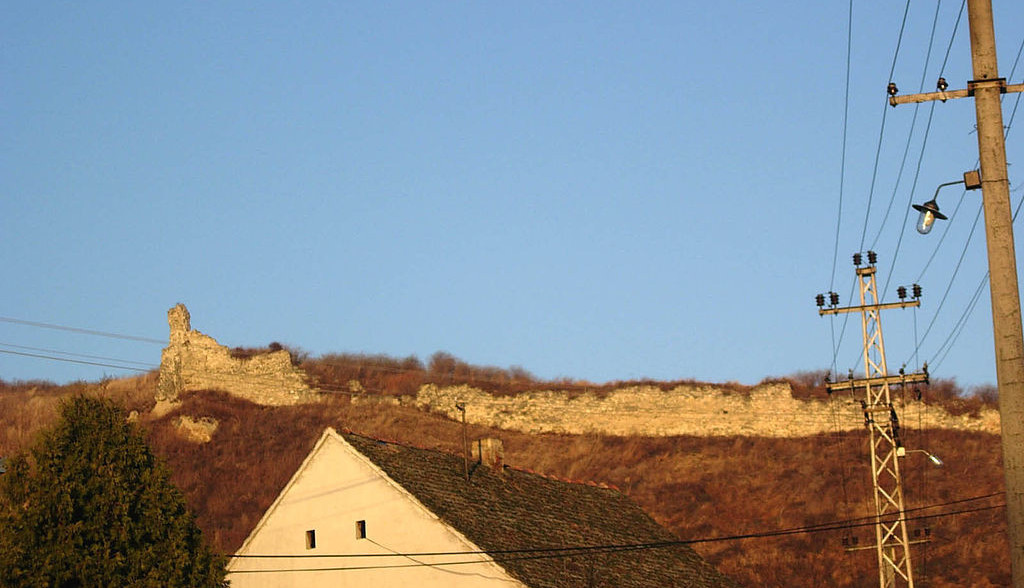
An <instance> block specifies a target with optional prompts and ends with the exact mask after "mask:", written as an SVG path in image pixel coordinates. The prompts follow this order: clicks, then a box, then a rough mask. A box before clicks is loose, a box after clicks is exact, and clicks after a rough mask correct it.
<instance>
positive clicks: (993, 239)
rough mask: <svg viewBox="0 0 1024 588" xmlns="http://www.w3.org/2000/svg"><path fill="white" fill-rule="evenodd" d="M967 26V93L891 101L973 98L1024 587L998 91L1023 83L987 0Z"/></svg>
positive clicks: (1019, 362)
mask: <svg viewBox="0 0 1024 588" xmlns="http://www.w3.org/2000/svg"><path fill="white" fill-rule="evenodd" d="M967 15H968V20H969V22H970V28H971V64H972V67H973V74H974V79H973V80H971V81H970V82H968V83H967V90H966V91H957V92H955V93H954V92H950V93H949V94H947V93H945V92H944V88H940V90H943V91H940V92H933V93H931V94H917V95H915V96H906V97H902V96H900V97H896V96H894V97H893V98H891V99H890V102H891V103H892V105H893V106H896V104H903V103H908V102H923V101H925V100H943V101H945V100H946V99H947V98H959V97H960V96H959V95H952V94H960V93H961V92H963V94H964V95H966V96H974V107H975V111H976V113H977V119H978V156H979V161H980V162H981V186H982V188H981V189H982V198H983V201H984V208H985V238H986V242H987V246H988V268H989V275H990V277H991V280H990V286H989V289H990V291H991V294H992V322H993V335H994V338H995V350H996V381H997V383H998V386H999V418H1000V422H1001V423H1002V439H1003V471H1004V476H1005V478H1006V514H1007V519H1008V523H1009V538H1010V564H1011V570H1012V573H1013V585H1014V586H1015V587H1016V588H1024V333H1022V329H1021V312H1020V291H1019V289H1018V286H1017V261H1016V254H1015V253H1014V245H1013V215H1012V214H1011V212H1010V183H1009V180H1008V179H1007V173H1006V143H1005V139H1004V135H1003V112H1002V105H1001V101H1000V95H1001V94H1004V93H1006V92H1020V91H1022V90H1024V84H1016V85H1013V86H1007V85H1006V80H1005V79H1003V78H1000V77H999V73H998V69H999V68H998V66H997V61H996V41H995V28H994V26H993V24H992V0H968V1H967Z"/></svg>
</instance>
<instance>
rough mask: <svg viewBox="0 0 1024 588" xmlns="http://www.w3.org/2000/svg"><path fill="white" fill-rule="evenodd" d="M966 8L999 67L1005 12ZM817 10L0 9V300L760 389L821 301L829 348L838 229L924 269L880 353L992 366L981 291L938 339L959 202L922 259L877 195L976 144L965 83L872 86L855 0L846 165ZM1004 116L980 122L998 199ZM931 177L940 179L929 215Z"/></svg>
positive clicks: (880, 6) (1009, 60)
mask: <svg viewBox="0 0 1024 588" xmlns="http://www.w3.org/2000/svg"><path fill="white" fill-rule="evenodd" d="M995 4H996V7H995V9H996V26H997V30H996V34H997V39H998V42H999V47H998V49H999V54H1000V70H1001V72H1002V74H1003V75H1004V76H1009V73H1010V68H1011V66H1012V65H1013V64H1014V60H1015V58H1016V57H1017V55H1018V49H1019V47H1020V45H1021V41H1022V39H1021V33H1020V31H1021V30H1024V27H1022V26H1021V25H1022V21H1024V5H1021V3H1019V2H1008V1H997V2H996V3H995ZM959 8H960V3H959V2H944V3H942V4H941V5H940V6H939V10H938V12H937V13H936V9H935V4H934V3H924V4H915V5H914V6H911V8H910V11H909V13H908V14H907V19H906V26H905V27H904V33H903V40H902V42H901V44H900V49H899V52H898V54H897V58H896V60H895V68H894V73H893V76H892V77H893V80H894V81H896V82H897V84H898V85H899V86H900V88H901V91H902V92H903V93H912V92H916V91H919V90H921V89H922V88H923V91H930V90H932V89H933V88H934V84H935V79H936V78H937V77H938V74H939V72H940V69H941V66H942V63H943V61H944V57H945V53H946V47H947V45H948V44H949V42H950V38H951V35H952V32H953V30H954V23H955V21H956V18H957V13H958V11H959ZM847 11H848V5H847V4H846V3H838V2H822V3H806V2H778V3H763V2H714V3H701V4H700V5H698V4H697V3H691V2H646V3H624V2H623V3H611V2H586V3H558V4H554V3H533V2H517V3H504V2H503V3H497V2H478V3H469V2H442V3H425V2H423V3H421V2H394V3H392V2H366V3H349V2H344V3H327V2H315V1H311V2H303V3H252V2H247V3H240V2H218V3H205V2H203V3H199V2H190V1H187V0H186V1H181V2H175V3H167V5H165V6H162V7H161V6H156V5H153V4H152V3H128V2H125V3H109V2H108V3H102V2H97V3H86V4H80V3H53V2H35V3H18V4H15V5H11V6H8V7H6V9H5V17H4V18H3V19H2V20H0V39H2V41H0V43H2V44H3V48H2V51H0V80H3V81H2V84H0V192H2V200H0V234H2V235H3V242H4V247H3V248H2V249H0V267H2V268H3V275H4V287H3V288H2V289H0V317H3V318H6V319H15V320H17V321H32V322H39V323H48V324H55V325H63V326H70V327H77V328H84V329H93V330H99V331H105V332H112V333H122V334H129V335H134V336H140V337H146V338H152V339H157V340H160V339H166V337H167V324H166V314H165V313H166V310H167V309H168V308H169V307H171V306H172V305H174V304H175V303H177V302H184V303H185V304H186V305H187V306H188V307H189V309H190V311H191V313H192V323H193V326H194V327H195V328H197V329H199V330H201V331H203V332H205V333H207V334H210V335H212V336H214V337H216V338H217V339H218V340H220V341H221V342H222V343H225V344H228V345H232V346H235V345H248V346H258V345H264V344H267V343H269V342H271V341H280V342H283V343H286V344H289V345H294V346H297V347H300V348H302V349H304V350H306V351H308V352H310V353H312V354H314V355H316V354H321V353H327V352H367V353H384V354H389V355H394V356H406V355H411V354H414V355H417V356H419V357H421V358H424V359H425V358H427V357H429V355H430V354H432V353H434V352H435V351H439V350H442V351H447V352H450V353H452V354H454V355H456V356H458V357H460V358H462V359H464V360H466V361H469V362H471V363H477V364H484V365H497V366H503V367H504V366H511V365H519V366H522V367H524V368H526V369H528V370H530V371H532V372H533V373H535V374H537V375H538V376H541V377H549V378H550V377H570V378H576V379H588V380H592V381H609V380H619V379H631V378H641V377H650V378H658V379H681V378H694V379H700V380H706V381H712V382H725V381H738V382H742V383H756V382H758V381H760V380H761V379H763V378H765V377H768V376H779V375H784V374H789V373H792V372H796V371H799V370H809V369H819V368H828V367H830V366H831V365H832V363H833V356H834V346H833V335H832V332H833V329H834V330H835V333H836V340H837V341H838V342H839V343H840V346H839V349H838V353H837V354H835V355H836V362H835V363H836V367H837V368H838V369H839V371H841V372H842V373H845V372H846V370H847V369H848V368H851V367H856V366H858V353H859V351H858V350H859V347H860V325H859V319H857V318H856V317H851V321H850V322H849V323H848V326H847V327H846V330H845V332H844V335H843V337H841V338H840V337H839V333H840V332H841V331H842V325H843V321H842V319H841V318H840V319H829V318H821V317H819V316H818V315H817V312H816V308H815V306H814V295H815V294H817V293H819V292H824V291H827V290H829V289H830V287H831V288H832V289H835V290H836V291H838V292H840V294H841V296H842V301H843V304H848V303H850V297H849V294H850V292H851V287H852V285H853V280H854V275H853V271H852V270H853V266H852V264H851V263H850V261H849V259H850V254H852V253H853V252H854V251H857V250H858V249H860V248H861V247H862V245H861V243H862V241H863V242H864V245H863V249H865V250H866V249H869V248H873V249H875V250H876V251H878V253H879V259H880V263H879V268H880V269H879V271H880V275H881V280H882V281H883V282H884V281H886V280H889V279H890V275H891V285H890V287H889V290H888V293H887V296H886V299H892V298H894V296H895V293H894V290H895V286H896V285H899V284H910V283H912V282H919V283H920V284H921V285H922V286H923V288H924V292H925V295H924V298H923V304H922V307H921V308H920V309H919V310H916V311H911V310H906V311H889V312H887V313H885V314H883V328H884V335H885V343H886V349H887V351H888V356H889V357H888V360H889V366H890V370H893V371H894V370H895V369H898V367H899V366H900V364H902V363H904V362H909V364H910V365H909V367H910V368H911V369H913V368H916V365H917V362H918V361H924V360H933V365H935V368H934V369H933V370H932V372H933V374H934V375H937V376H940V377H955V378H957V380H958V381H959V382H961V383H962V384H965V385H968V386H971V385H978V384H983V383H986V382H994V380H995V376H994V373H995V370H994V364H993V352H992V337H991V317H990V313H989V300H988V293H987V290H986V292H985V293H984V294H983V296H982V299H981V302H980V303H979V304H978V305H977V307H976V309H975V311H974V312H973V313H972V314H971V315H970V318H969V320H968V322H967V326H966V327H965V328H964V329H963V332H962V333H961V334H960V335H959V336H958V337H957V338H956V340H955V345H954V346H953V347H952V350H951V351H950V352H949V353H948V354H946V355H944V356H943V355H942V352H943V350H944V347H943V342H944V341H945V340H946V339H947V337H948V336H949V335H950V334H951V333H953V329H954V326H955V324H956V323H957V320H958V319H959V317H960V316H961V314H962V313H963V311H964V309H965V308H966V307H967V305H968V303H969V301H970V298H971V296H972V295H973V293H974V291H975V289H976V287H977V286H978V284H979V280H981V278H982V276H983V275H984V273H985V270H986V265H985V264H986V262H985V251H984V239H983V234H982V232H981V227H980V226H979V227H978V229H977V230H976V234H975V236H974V238H973V240H971V241H970V244H969V245H967V246H966V252H965V253H964V255H963V262H962V263H961V266H960V270H959V272H958V273H957V278H956V279H955V280H953V281H952V282H951V280H950V279H951V276H952V275H953V268H954V266H955V265H956V263H957V260H958V259H959V258H960V257H961V253H962V252H964V250H965V243H967V236H968V234H969V232H970V229H971V227H972V223H973V220H974V218H975V213H976V211H977V210H978V206H979V203H980V196H979V195H978V193H968V194H967V195H966V196H964V199H963V205H962V207H961V210H960V211H958V213H957V215H956V216H955V217H954V218H953V220H952V222H951V223H949V227H950V228H949V234H948V235H947V236H946V237H945V239H944V240H943V244H942V247H941V248H939V249H938V252H937V254H936V259H935V261H934V262H932V264H931V265H929V266H927V270H926V271H924V270H925V264H926V263H927V261H928V259H929V257H930V256H931V255H932V253H933V251H935V247H936V243H937V242H938V241H939V239H940V237H941V233H940V230H941V229H944V226H940V227H939V228H938V229H936V231H935V232H933V234H932V235H929V236H928V237H927V238H925V237H920V236H918V235H917V234H916V233H915V232H914V231H913V221H914V218H913V216H910V217H907V219H906V222H904V214H905V212H906V210H907V205H908V204H909V202H911V201H914V202H921V201H923V200H927V199H928V198H930V197H931V195H932V193H933V192H934V189H935V186H937V185H938V184H940V183H943V182H948V181H952V180H956V179H959V178H960V176H961V174H962V172H963V171H965V170H967V169H971V168H973V167H974V165H975V161H976V159H977V144H976V138H975V135H974V134H973V126H974V122H973V117H974V107H973V104H972V103H971V101H969V100H959V101H952V102H948V103H945V104H938V105H937V106H935V107H934V108H933V107H932V106H930V105H923V106H921V107H918V109H917V111H916V120H915V107H913V106H901V107H899V108H897V109H888V110H886V109H887V107H886V106H885V102H884V99H885V86H886V84H887V82H888V81H889V71H890V68H891V67H893V56H894V52H895V50H896V41H897V38H898V36H899V32H900V28H901V22H902V20H903V11H904V5H903V4H902V3H871V4H869V5H861V4H860V3H858V4H855V5H854V7H853V21H852V36H851V47H852V54H851V64H852V67H851V70H850V87H849V107H848V124H847V127H846V128H847V143H846V156H845V167H844V166H842V165H841V164H842V161H843V128H844V126H843V118H844V109H845V104H846V102H845V96H846V54H847V53H846V52H847V22H848V14H847ZM936 14H937V15H938V16H937V19H936ZM933 21H934V22H935V23H936V30H937V32H936V35H935V37H934V39H935V40H934V43H933V47H932V53H931V57H930V61H929V65H928V68H927V69H925V59H926V57H927V55H928V46H929V38H930V31H931V28H932V23H933ZM966 27H967V21H966V16H964V18H963V20H962V22H961V24H960V27H959V29H958V31H957V34H956V37H955V38H954V41H953V44H952V46H951V51H950V57H949V59H948V62H946V65H945V68H944V69H941V71H942V73H943V74H944V75H945V77H946V78H947V79H948V80H949V83H950V87H952V88H960V87H964V86H965V84H966V81H967V80H968V79H970V78H971V72H970V61H969V53H968V51H969V47H968V44H967V42H968V41H967V28H966ZM922 72H926V73H924V74H923V75H922ZM1022 74H1024V64H1022V65H1020V66H1018V68H1017V70H1016V73H1015V74H1014V76H1013V77H1012V78H1011V79H1010V81H1011V82H1012V83H1019V82H1020V81H1021V79H1022V77H1024V76H1022ZM922 79H923V81H922ZM1015 98H1016V96H1014V95H1008V97H1007V99H1006V101H1005V103H1004V117H1006V118H1007V119H1009V116H1010V113H1011V111H1012V110H1013V107H1014V105H1015ZM1022 110H1024V109H1022ZM883 112H885V114H884V116H885V119H884V120H885V127H884V132H882V127H881V125H882V121H883ZM930 113H931V116H932V119H931V120H932V122H931V124H930V126H927V129H928V135H927V142H926V143H925V142H924V134H925V133H924V131H925V128H926V123H927V121H928V119H929V114H930ZM1019 116H1020V117H1021V118H1022V119H1024V112H1022V113H1021V114H1020V115H1019ZM1020 120H1021V119H1018V120H1017V121H1015V122H1016V123H1019V122H1020ZM912 123H913V124H914V128H913V132H912V133H911V124H912ZM880 135H881V137H882V141H881V142H879V137H880ZM908 137H909V138H910V141H909V143H908ZM1021 143H1022V140H1021V136H1020V132H1018V131H1014V130H1012V129H1011V131H1010V134H1009V138H1008V146H1007V150H1008V159H1009V161H1010V164H1011V165H1010V180H1011V190H1012V194H1011V196H1012V197H1013V200H1014V202H1015V203H1016V201H1017V200H1019V199H1020V198H1021V197H1022V196H1024V192H1022V190H1021V186H1022V185H1024V183H1022V181H1021V180H1020V179H1019V170H1017V169H1015V166H1014V165H1013V164H1014V163H1015V162H1016V161H1019V160H1020V158H1021V157H1022V156H1024V151H1022V148H1021ZM879 145H880V147H879ZM908 145H909V147H908ZM922 145H924V147H922ZM876 152H877V153H878V155H879V156H878V162H879V163H878V165H877V168H876V166H875V157H876ZM904 153H906V154H907V155H906V159H905V163H904V164H903V166H902V170H903V171H902V173H901V171H900V170H901V162H903V161H904ZM1018 167H1019V165H1018ZM843 170H845V171H843ZM897 178H899V180H898V183H897ZM872 185H873V186H874V188H873V189H872ZM841 187H842V215H841V217H838V218H839V222H838V228H839V247H838V263H837V264H836V266H835V270H834V271H833V259H834V258H833V252H834V244H835V240H836V230H837V214H838V213H839V210H840V188H841ZM961 194H962V191H959V190H958V189H956V188H948V189H946V190H943V192H942V193H941V194H940V198H939V203H940V205H941V206H942V208H943V210H944V211H950V210H953V208H954V207H955V206H956V203H957V202H958V201H959V200H960V197H961ZM890 199H891V200H892V202H893V205H892V208H891V211H890V213H889V216H888V220H887V221H886V222H885V224H884V225H883V224H882V219H883V217H885V212H886V210H887V208H888V207H889V202H890ZM869 200H870V207H869ZM866 211H869V213H868V215H867V223H866V225H865V213H866ZM865 226H866V229H865ZM1021 232H1024V229H1018V234H1020V233H1021ZM862 234H863V235H864V237H863V238H862ZM876 235H877V238H876ZM897 244H898V245H899V247H898V249H897ZM1020 249H1021V245H1020V239H1019V238H1018V250H1020ZM894 256H895V265H894V267H893V268H892V271H891V272H890V264H892V263H893V259H894ZM1018 257H1021V256H1020V255H1019V256H1018ZM922 272H923V273H922ZM833 276H834V277H833ZM947 287H949V294H948V295H947V296H946V301H945V303H944V304H943V308H942V310H941V312H939V313H938V314H937V313H936V308H937V306H938V304H939V301H940V300H941V299H942V297H943V294H944V292H945V290H946V288H947ZM936 317H937V318H936ZM933 319H934V324H933V323H932V321H933ZM932 324H933V326H932V327H931V330H930V331H927V329H928V327H929V325H932ZM926 331H927V332H928V335H927V337H924V334H925V332H926ZM915 333H916V336H915ZM915 342H919V345H920V347H919V350H920V352H919V354H918V355H917V357H916V358H915V357H914V354H913V350H914V348H915V346H917V343H915ZM160 348H161V345H160V344H158V343H150V342H143V341H130V340H118V339H111V338H104V337H96V336H91V335H86V334H81V333H74V332H69V331H62V330H54V329H46V328H41V327H38V326H30V325H26V324H23V323H19V322H11V321H9V320H8V321H0V351H3V352H0V378H3V379H6V380H19V379H49V380H54V381H58V382H63V381H69V380H74V379H79V378H81V379H87V380H91V379H96V378H99V377H102V376H104V375H110V376H118V375H123V374H127V373H131V372H126V371H122V370H119V369H116V368H111V367H105V366H90V365H84V364H77V363H70V362H59V361H54V360H48V359H42V358H37V357H26V356H25V355H17V354H15V353H12V352H17V353H31V354H36V355H47V356H52V357H58V356H60V357H66V358H77V359H86V358H82V357H79V356H70V355H60V354H58V353H57V352H58V351H59V352H65V353H75V354H81V355H94V356H97V357H102V358H109V360H108V359H103V360H89V359H86V360H87V361H97V363H109V364H111V365H127V364H126V362H128V361H132V362H139V363H142V364H148V365H154V366H155V365H157V364H158V363H159V353H160ZM940 358H941V361H936V360H939V359H940ZM114 360H116V361H114ZM132 365H135V364H132Z"/></svg>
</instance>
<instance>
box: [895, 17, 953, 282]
mask: <svg viewBox="0 0 1024 588" xmlns="http://www.w3.org/2000/svg"><path fill="white" fill-rule="evenodd" d="M966 4H967V0H962V2H961V3H960V10H959V12H958V13H957V16H956V22H954V23H953V31H952V32H951V33H950V35H949V43H947V44H946V55H945V57H943V59H942V66H941V67H940V68H939V75H938V76H937V78H941V77H944V75H945V72H946V65H947V64H948V63H949V56H950V53H951V52H952V50H953V42H954V41H955V40H956V34H957V31H959V30H960V21H961V20H962V19H963V14H964V7H965V6H966ZM935 10H936V12H935V18H936V21H935V22H936V23H937V22H938V15H939V13H938V6H936V9H935ZM934 35H935V24H933V26H932V37H933V38H934ZM931 48H932V42H931V41H929V42H928V55H927V57H926V58H925V70H927V67H928V62H929V61H930V60H931ZM925 75H926V74H925V73H924V72H922V74H921V89H920V90H919V91H920V92H923V91H924V80H925ZM915 110H916V106H915ZM934 116H935V101H934V100H933V101H932V102H931V104H930V105H929V110H928V122H927V123H926V124H925V131H924V137H923V139H922V141H921V151H920V153H919V154H918V158H917V167H916V169H915V172H914V180H913V183H912V184H911V187H910V193H909V195H908V198H907V199H908V202H907V206H906V207H905V209H904V212H903V222H901V223H900V233H899V238H898V239H897V240H896V248H895V250H894V251H893V253H892V261H891V262H890V264H889V272H888V274H886V279H885V285H884V286H883V288H882V295H883V296H884V295H885V294H886V293H887V292H888V291H889V284H890V283H891V280H892V276H893V274H894V273H895V268H896V261H897V259H898V258H899V254H900V249H901V248H902V246H903V237H904V235H906V229H907V219H908V218H909V215H910V210H911V204H912V203H913V201H914V193H915V192H916V191H917V184H918V180H919V179H920V176H921V166H922V164H923V162H924V155H925V152H926V150H927V146H928V136H929V135H930V133H931V128H932V120H933V119H934Z"/></svg>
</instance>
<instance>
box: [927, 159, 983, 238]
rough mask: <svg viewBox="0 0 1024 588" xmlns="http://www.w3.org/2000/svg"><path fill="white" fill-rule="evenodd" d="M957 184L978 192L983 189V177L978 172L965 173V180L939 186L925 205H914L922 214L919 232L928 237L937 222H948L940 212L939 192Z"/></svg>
mask: <svg viewBox="0 0 1024 588" xmlns="http://www.w3.org/2000/svg"><path fill="white" fill-rule="evenodd" d="M956 184H963V185H964V187H965V188H966V189H968V190H977V189H978V188H980V187H981V175H980V174H979V173H978V171H977V170H972V171H969V172H964V179H962V180H958V181H956V182H946V183H945V184H939V187H938V188H935V195H934V196H932V199H931V200H929V201H928V202H925V203H924V204H914V205H912V206H913V208H914V210H916V211H918V212H920V213H921V216H920V217H918V219H917V232H918V233H921V234H922V235H927V234H928V233H929V232H931V230H932V225H934V224H935V220H936V219H938V220H946V219H947V218H948V217H947V216H946V215H944V214H942V213H941V212H939V204H938V203H937V202H936V201H935V199H936V198H938V197H939V190H941V189H943V188H945V187H946V186H955V185H956Z"/></svg>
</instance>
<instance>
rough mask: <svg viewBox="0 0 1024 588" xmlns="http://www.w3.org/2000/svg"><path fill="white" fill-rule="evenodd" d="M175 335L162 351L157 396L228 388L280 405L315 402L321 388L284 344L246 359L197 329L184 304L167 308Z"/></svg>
mask: <svg viewBox="0 0 1024 588" xmlns="http://www.w3.org/2000/svg"><path fill="white" fill-rule="evenodd" d="M167 322H168V324H169V325H170V327H171V336H170V341H169V343H168V345H167V347H166V348H164V350H163V354H162V355H161V357H160V381H159V384H158V387H157V400H162V401H174V400H176V399H177V398H178V396H179V395H180V394H181V393H182V392H187V391H194V390H223V391H224V392H227V393H229V394H232V395H234V396H238V397H240V398H245V399H247V400H250V401H252V402H255V403H257V404H263V405H270V406H280V405H290V404H301V403H305V402H312V401H314V400H315V398H316V394H315V393H314V392H313V390H312V389H310V387H309V386H308V385H307V384H306V379H305V375H304V374H303V372H302V370H300V369H298V368H296V367H295V366H293V365H292V362H291V356H290V354H289V353H288V352H287V351H285V350H280V351H274V352H270V353H264V354H260V355H256V356H254V357H250V358H247V359H238V358H234V357H232V356H231V351H230V350H229V349H228V348H227V347H225V346H223V345H220V344H219V343H217V341H216V340H215V339H214V338H213V337H210V336H208V335H204V334H202V333H200V332H199V331H195V330H193V329H192V324H191V318H190V316H189V313H188V309H187V308H185V305H184V304H178V305H176V306H174V307H173V308H171V309H170V310H168V311H167Z"/></svg>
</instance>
